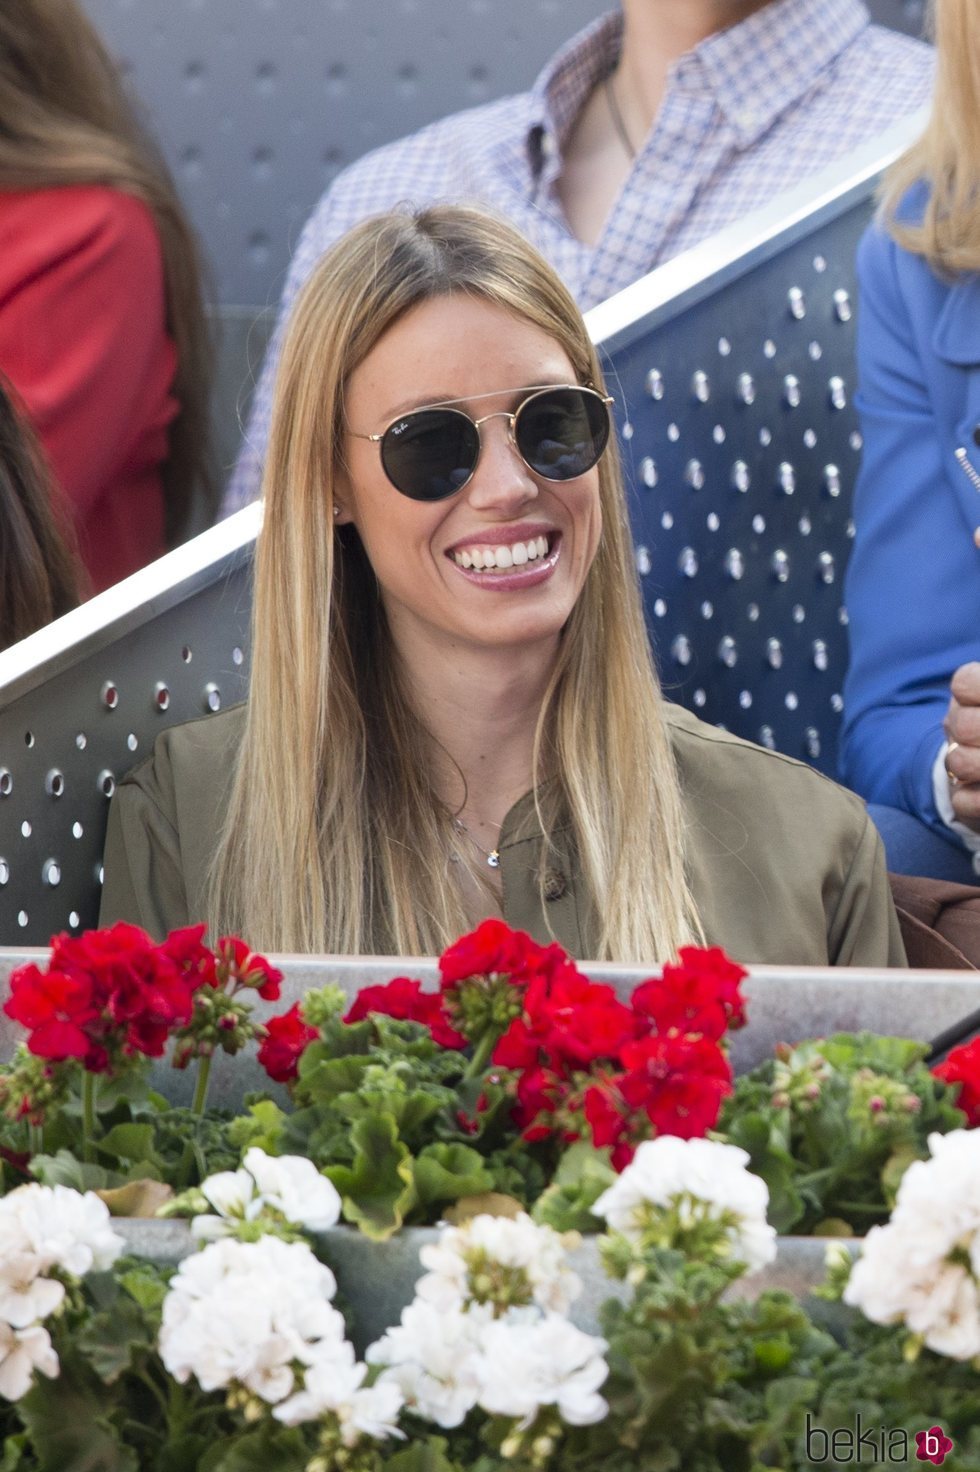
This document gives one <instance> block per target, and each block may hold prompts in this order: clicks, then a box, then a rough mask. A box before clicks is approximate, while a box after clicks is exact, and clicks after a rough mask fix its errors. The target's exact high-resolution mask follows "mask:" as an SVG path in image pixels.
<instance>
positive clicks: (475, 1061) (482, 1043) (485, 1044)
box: [463, 1029, 497, 1079]
mask: <svg viewBox="0 0 980 1472" xmlns="http://www.w3.org/2000/svg"><path fill="white" fill-rule="evenodd" d="M496 1045H497V1034H496V1033H495V1032H493V1031H492V1030H490V1029H488V1030H487V1031H486V1032H485V1033H484V1034H483V1036H482V1037H481V1038H480V1040H479V1042H478V1043H477V1044H476V1047H475V1048H474V1049H473V1057H472V1058H471V1059H470V1061H469V1063H468V1064H467V1065H466V1072H465V1073H464V1074H463V1077H464V1079H467V1078H478V1077H479V1076H480V1074H481V1073H482V1072H483V1070H484V1069H485V1068H486V1066H487V1064H488V1063H489V1062H490V1054H491V1053H492V1052H493V1050H494V1048H495V1047H496Z"/></svg>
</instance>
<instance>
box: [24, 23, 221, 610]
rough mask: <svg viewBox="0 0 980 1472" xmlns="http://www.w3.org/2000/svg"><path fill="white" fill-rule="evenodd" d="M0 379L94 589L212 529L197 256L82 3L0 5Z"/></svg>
mask: <svg viewBox="0 0 980 1472" xmlns="http://www.w3.org/2000/svg"><path fill="white" fill-rule="evenodd" d="M0 371H2V372H3V373H4V374H6V376H7V377H8V378H9V379H10V381H11V382H12V383H13V384H14V386H15V388H16V389H17V392H18V394H19V396H20V398H21V400H22V401H23V403H24V405H25V406H26V409H27V412H28V414H29V416H30V418H31V420H32V422H33V424H34V428H35V429H36V431H37V433H38V435H39V437H40V439H41V442H42V445H43V448H44V451H45V454H46V456H47V459H48V462H49V465H50V467H51V469H52V471H53V472H54V476H55V478H56V480H57V482H58V484H59V485H60V487H61V488H62V490H63V491H64V492H65V498H66V501H67V504H68V506H69V508H70V511H71V513H72V520H73V522H74V526H75V530H76V533H77V540H78V546H79V552H80V554H81V557H82V560H83V562H84V564H85V567H86V569H87V571H88V576H89V582H90V585H91V588H92V589H93V590H94V591H96V592H98V591H99V590H101V589H102V588H105V587H108V586H109V584H110V583H114V582H116V581H117V580H118V579H119V578H121V577H124V576H126V575H127V574H128V573H131V572H135V571H136V569H137V568H140V567H142V566H143V565H144V564H145V563H147V562H149V561H150V560H151V559H152V558H154V557H158V556H160V554H161V553H162V552H164V551H165V550H166V548H167V547H168V546H174V545H176V544H177V542H179V541H180V540H182V538H183V537H184V536H185V535H187V534H188V523H189V520H190V518H191V515H192V511H193V512H194V513H195V515H196V517H197V518H198V519H199V520H201V521H202V522H204V524H206V521H207V519H210V517H209V515H208V513H207V510H206V508H205V507H204V506H203V504H202V503H203V502H205V501H207V500H208V498H209V497H210V501H211V505H212V507H213V491H214V486H213V481H212V480H211V479H210V476H209V471H208V455H207V443H208V393H209V383H210V374H211V354H210V346H209V342H208V334H207V328H206V323H205V317H204V308H203V301H202V290H201V269H200V263H199V260H198V253H197V246H196V244H195V240H194V236H193V232H192V230H191V227H190V224H189V222H188V220H187V218H186V216H185V214H184V211H183V208H182V206H181V204H180V201H179V200H178V197H177V192H176V190H175V188H174V185H173V182H172V180H171V179H170V177H169V175H168V173H167V170H166V167H165V165H164V163H163V161H162V159H161V158H160V157H159V155H158V153H157V150H156V148H155V146H154V144H153V143H152V142H151V140H150V139H149V138H148V137H147V136H146V135H145V133H144V132H143V130H142V127H141V126H140V123H139V121H138V119H137V117H136V115H135V112H134V110H133V108H132V106H131V104H130V102H129V100H128V98H127V96H126V94H125V91H124V89H123V86H122V83H121V81H120V78H119V74H118V72H117V70H116V68H115V66H114V65H113V63H112V61H111V59H110V57H109V56H108V55H107V53H106V51H105V48H104V47H103V45H102V43H101V41H100V40H99V37H98V36H97V34H96V32H95V31H94V29H93V27H92V25H91V23H90V22H89V20H88V19H87V17H86V15H85V12H84V10H83V8H82V4H81V0H16V3H14V4H9V5H0ZM202 492H203V495H202ZM195 497H196V498H197V504H196V505H193V506H192V499H193V498H195Z"/></svg>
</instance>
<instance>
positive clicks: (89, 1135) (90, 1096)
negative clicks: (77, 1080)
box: [82, 1069, 95, 1165]
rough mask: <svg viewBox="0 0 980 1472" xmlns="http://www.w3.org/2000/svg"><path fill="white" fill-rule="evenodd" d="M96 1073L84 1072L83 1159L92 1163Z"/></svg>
mask: <svg viewBox="0 0 980 1472" xmlns="http://www.w3.org/2000/svg"><path fill="white" fill-rule="evenodd" d="M94 1141H95V1074H94V1073H89V1071H88V1069H84V1070H83V1072H82V1159H83V1160H84V1162H85V1164H86V1165H91V1163H92V1161H93V1160H94V1159H95V1150H94Z"/></svg>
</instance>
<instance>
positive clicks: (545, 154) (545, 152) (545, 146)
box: [541, 133, 558, 158]
mask: <svg viewBox="0 0 980 1472" xmlns="http://www.w3.org/2000/svg"><path fill="white" fill-rule="evenodd" d="M557 152H558V145H557V144H556V143H555V135H554V133H542V134H541V157H542V158H554V156H555V154H556V153H557Z"/></svg>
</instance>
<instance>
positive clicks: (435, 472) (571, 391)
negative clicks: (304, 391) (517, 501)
mask: <svg viewBox="0 0 980 1472" xmlns="http://www.w3.org/2000/svg"><path fill="white" fill-rule="evenodd" d="M477 397H478V398H496V397H497V394H496V393H494V394H478V395H477ZM612 402H613V401H612V399H611V398H608V397H605V396H604V395H602V394H600V393H597V392H596V390H595V389H594V388H583V387H581V385H579V384H566V383H562V384H554V385H549V386H548V387H541V388H534V389H532V390H530V391H529V393H528V396H527V398H526V399H523V400H522V401H521V403H520V404H518V406H517V408H516V409H515V410H514V412H513V413H512V414H511V413H509V412H508V411H506V410H498V412H497V413H495V414H485V415H484V416H483V418H482V419H472V418H471V417H470V415H469V414H465V413H464V412H463V410H462V409H454V408H451V407H449V406H448V405H443V404H436V405H433V406H432V408H424V409H413V410H412V411H411V412H410V413H408V414H401V415H399V417H398V418H397V419H395V420H393V421H392V423H391V424H389V425H388V427H387V429H384V430H382V432H381V433H380V434H354V435H353V438H354V439H357V440H371V441H372V442H373V443H374V444H379V445H380V446H381V464H382V466H383V467H384V471H385V474H386V475H387V477H388V479H389V480H390V481H391V483H392V485H393V486H394V487H395V490H396V491H401V493H402V495H403V496H409V497H411V499H412V500H413V501H443V500H445V498H446V497H447V496H455V494H456V492H457V491H461V490H462V489H463V487H464V486H465V485H466V483H467V481H468V480H469V479H470V477H471V476H472V475H473V473H474V471H475V470H476V467H477V463H478V461H479V459H480V425H481V424H486V422H487V420H488V419H508V420H509V421H510V438H511V442H512V444H513V445H514V447H515V449H516V450H517V453H518V454H519V455H520V457H521V459H522V460H523V461H524V463H525V465H527V466H528V468H529V469H530V470H533V471H534V474H535V475H539V476H541V478H542V480H553V481H563V480H575V479H576V477H577V476H580V475H585V473H586V471H587V470H591V469H592V467H593V466H594V465H595V464H597V463H598V460H599V457H600V456H601V454H602V452H603V450H604V449H605V448H606V444H607V443H608V440H609V429H610V418H609V405H610V404H611V403H612ZM352 433H353V432H352Z"/></svg>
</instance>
